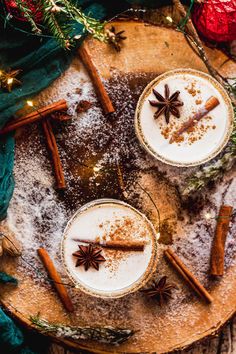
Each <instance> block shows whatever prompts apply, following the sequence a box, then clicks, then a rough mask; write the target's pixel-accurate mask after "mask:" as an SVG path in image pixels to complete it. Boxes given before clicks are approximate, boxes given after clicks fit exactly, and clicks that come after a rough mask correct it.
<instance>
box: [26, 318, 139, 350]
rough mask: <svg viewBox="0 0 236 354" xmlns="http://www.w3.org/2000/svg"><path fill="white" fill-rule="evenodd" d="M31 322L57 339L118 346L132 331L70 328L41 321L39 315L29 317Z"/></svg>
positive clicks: (104, 328)
mask: <svg viewBox="0 0 236 354" xmlns="http://www.w3.org/2000/svg"><path fill="white" fill-rule="evenodd" d="M30 320H31V322H32V323H33V324H34V325H35V326H37V327H38V328H40V329H41V330H42V331H43V332H45V333H49V332H53V333H54V334H55V335H56V336H57V337H63V338H70V339H74V340H93V341H97V342H100V343H106V344H113V345H118V344H121V343H123V342H125V341H126V340H128V339H129V338H130V337H131V336H132V335H133V334H134V331H133V330H130V329H123V328H115V327H111V326H106V327H71V326H65V325H62V324H54V323H50V322H48V321H46V320H44V319H41V318H40V317H39V315H37V316H31V317H30Z"/></svg>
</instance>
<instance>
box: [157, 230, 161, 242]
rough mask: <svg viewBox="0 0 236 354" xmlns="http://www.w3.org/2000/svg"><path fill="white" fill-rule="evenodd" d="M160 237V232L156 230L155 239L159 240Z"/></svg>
mask: <svg viewBox="0 0 236 354" xmlns="http://www.w3.org/2000/svg"><path fill="white" fill-rule="evenodd" d="M160 237H161V234H160V232H158V233H157V234H156V239H157V240H159V238H160Z"/></svg>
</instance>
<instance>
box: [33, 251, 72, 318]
mask: <svg viewBox="0 0 236 354" xmlns="http://www.w3.org/2000/svg"><path fill="white" fill-rule="evenodd" d="M38 255H39V257H40V259H41V261H42V263H43V265H44V267H45V268H46V270H47V272H48V274H49V276H50V278H51V280H52V281H53V283H54V285H55V288H56V290H57V292H58V295H59V297H60V299H61V302H62V303H63V305H64V307H65V309H66V310H67V311H68V312H73V311H74V306H73V304H72V302H71V299H70V297H69V295H68V292H67V290H66V288H65V286H64V285H63V284H62V280H61V277H60V275H59V274H58V272H57V270H56V268H55V266H54V264H53V262H52V260H51V258H50V257H49V254H48V252H47V251H46V250H45V249H44V248H39V249H38Z"/></svg>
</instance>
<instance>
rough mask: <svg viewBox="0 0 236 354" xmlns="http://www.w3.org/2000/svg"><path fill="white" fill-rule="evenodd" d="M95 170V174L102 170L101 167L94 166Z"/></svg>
mask: <svg viewBox="0 0 236 354" xmlns="http://www.w3.org/2000/svg"><path fill="white" fill-rule="evenodd" d="M93 170H94V172H98V171H100V170H101V167H97V166H94V168H93Z"/></svg>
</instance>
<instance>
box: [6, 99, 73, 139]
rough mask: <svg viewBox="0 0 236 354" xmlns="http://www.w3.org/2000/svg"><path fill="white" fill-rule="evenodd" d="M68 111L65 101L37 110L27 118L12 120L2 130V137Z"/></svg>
mask: <svg viewBox="0 0 236 354" xmlns="http://www.w3.org/2000/svg"><path fill="white" fill-rule="evenodd" d="M67 109H68V106H67V102H66V101H65V100H60V101H58V102H54V103H52V104H50V105H48V106H45V107H42V108H39V109H38V110H35V111H34V112H31V113H29V114H27V115H26V116H23V117H20V118H17V119H14V120H12V121H11V122H10V123H8V124H7V125H6V126H5V127H4V128H3V129H0V135H3V134H6V133H9V132H12V131H13V130H16V129H18V128H20V127H23V126H24V125H27V124H31V123H34V122H37V121H39V120H42V119H43V118H44V117H46V116H48V115H49V114H51V113H53V112H58V111H63V110H67Z"/></svg>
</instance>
